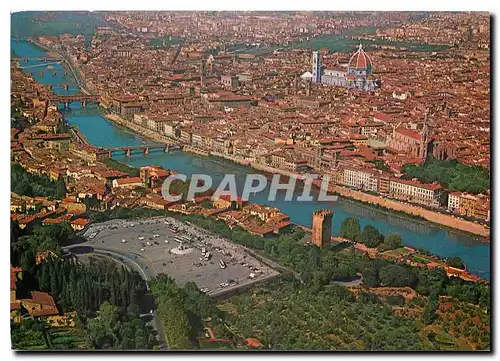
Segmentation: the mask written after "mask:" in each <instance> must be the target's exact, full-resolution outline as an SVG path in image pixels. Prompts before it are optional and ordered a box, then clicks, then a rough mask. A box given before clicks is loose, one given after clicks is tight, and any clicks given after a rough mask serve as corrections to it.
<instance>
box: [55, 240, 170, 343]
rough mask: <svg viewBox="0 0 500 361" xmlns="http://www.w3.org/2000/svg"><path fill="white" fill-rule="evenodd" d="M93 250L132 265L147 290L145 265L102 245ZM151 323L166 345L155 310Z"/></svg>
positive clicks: (149, 276)
mask: <svg viewBox="0 0 500 361" xmlns="http://www.w3.org/2000/svg"><path fill="white" fill-rule="evenodd" d="M74 247H78V245H76V246H75V245H72V246H67V247H62V249H63V250H65V251H71V248H74ZM92 248H93V250H94V251H93V252H94V253H96V254H99V255H103V256H106V257H108V258H110V259H112V260H114V261H115V262H117V263H121V264H124V265H126V266H129V267H130V266H132V267H133V268H135V269H136V270H137V271H138V272H139V274H140V275H141V276H142V278H143V279H144V281H146V287H147V289H148V290H149V280H150V279H151V278H152V277H153V275H152V273H151V272H150V271H149V270H148V269H147V268H146V266H143V265H141V264H140V263H139V262H137V261H136V260H135V259H133V258H132V257H130V255H128V254H126V253H122V252H119V251H115V250H110V249H107V248H102V247H92ZM153 325H154V328H155V330H156V332H157V334H158V337H159V339H160V344H164V345H166V346H167V348H168V347H169V346H168V340H167V338H166V335H165V330H164V329H163V324H162V322H161V320H160V319H159V317H158V315H157V314H156V310H155V311H154V312H153Z"/></svg>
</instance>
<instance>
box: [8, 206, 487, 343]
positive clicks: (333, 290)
mask: <svg viewBox="0 0 500 361" xmlns="http://www.w3.org/2000/svg"><path fill="white" fill-rule="evenodd" d="M93 213H95V214H97V212H93ZM100 214H101V218H102V219H101V220H106V219H112V218H137V217H141V218H142V217H151V216H166V215H172V213H170V212H166V211H154V210H146V209H141V208H136V209H120V208H115V209H114V210H112V211H107V212H104V213H100ZM174 216H175V217H176V218H178V219H180V220H181V221H188V222H190V223H191V224H193V225H197V226H200V227H201V228H204V229H207V230H209V231H211V232H213V233H215V234H218V235H220V236H223V237H226V238H228V239H230V240H231V241H233V242H235V243H237V244H240V245H243V246H245V247H247V248H248V249H250V250H251V252H253V253H254V254H255V256H256V257H264V258H269V259H272V260H274V261H276V262H279V263H280V264H281V265H282V267H281V268H280V271H281V273H282V275H281V276H280V277H279V278H278V279H275V280H273V281H268V282H267V283H265V284H263V285H261V286H258V287H256V288H254V289H253V290H251V291H248V292H243V293H241V294H238V295H236V296H232V297H231V298H230V299H228V300H225V301H217V300H216V299H213V298H210V297H208V296H206V295H205V294H203V293H202V292H201V291H199V289H198V287H197V286H196V284H194V283H193V282H189V283H187V284H185V285H183V286H180V285H177V284H176V283H175V282H174V281H173V280H172V279H171V278H170V277H168V276H167V275H163V274H160V275H159V276H157V277H156V278H155V279H153V280H152V281H151V283H150V287H151V290H150V291H149V292H150V293H149V292H148V290H147V289H146V287H145V283H144V281H143V280H142V279H141V278H140V277H139V275H138V274H137V273H135V272H131V271H129V270H127V269H125V268H122V267H118V266H116V265H114V264H113V263H111V262H102V261H101V262H94V263H90V264H88V265H81V264H76V263H74V262H73V261H70V260H64V261H63V260H57V259H55V258H49V259H47V260H46V261H45V262H43V263H41V264H40V265H34V264H29V262H28V261H27V259H26V260H24V261H23V262H24V263H25V264H26V265H27V269H28V270H29V271H28V273H29V272H33V273H32V274H33V276H34V277H33V281H32V282H31V284H32V286H31V288H30V289H40V290H43V291H46V292H49V293H50V294H52V295H53V296H54V298H55V300H56V302H57V304H58V307H60V309H61V310H62V311H64V312H67V311H73V310H75V311H77V312H78V315H79V320H80V322H81V326H80V327H79V328H78V329H79V330H81V332H82V333H83V335H84V340H85V342H86V345H87V346H86V347H90V348H95V349H143V348H149V349H150V348H152V347H154V345H155V340H153V339H152V332H151V331H150V330H149V328H148V327H147V326H146V325H145V324H144V323H143V321H141V320H140V318H139V317H136V316H137V315H138V313H139V312H140V311H139V309H140V307H139V304H142V303H143V302H144V297H149V296H151V297H153V298H154V303H155V304H156V312H157V315H158V317H159V318H160V320H161V321H162V324H163V327H164V332H165V336H166V339H167V343H168V347H169V348H171V349H198V348H206V347H214V346H213V345H214V343H211V342H206V341H204V335H205V327H211V328H212V330H213V331H214V334H215V335H216V337H217V338H221V339H226V340H229V342H227V343H222V344H221V345H220V346H216V347H223V348H226V349H233V348H235V347H237V348H239V347H242V345H244V339H245V338H247V337H256V338H258V339H259V340H260V341H261V342H262V343H263V345H264V347H265V348H267V349H277V350H285V349H333V350H438V349H457V348H461V347H463V343H464V342H466V343H467V345H468V346H467V347H472V348H479V349H481V348H485V347H488V346H489V324H488V319H487V317H488V315H489V309H490V288H489V285H487V284H483V283H473V282H466V281H463V280H461V279H459V278H449V277H447V276H446V274H445V272H444V270H442V269H426V268H418V267H412V266H409V265H406V264H396V263H394V262H392V261H390V260H385V259H371V258H369V257H368V256H367V255H364V254H360V253H358V252H356V251H355V249H354V248H353V247H352V245H351V244H350V243H348V242H344V243H340V244H333V243H332V244H331V245H327V246H326V247H325V248H323V249H320V248H318V247H316V246H314V245H309V244H307V243H305V242H304V231H303V230H302V229H300V228H298V227H296V228H295V227H292V228H291V229H289V230H288V231H287V232H284V233H283V234H280V235H276V236H272V237H268V238H263V237H260V236H256V235H252V234H250V233H248V232H247V231H245V230H244V229H242V228H240V227H238V226H234V227H232V228H230V227H229V226H228V225H227V224H226V223H225V222H223V221H219V220H215V219H213V218H205V217H202V216H198V215H177V214H176V215H174ZM42 229H47V230H46V231H42ZM341 233H342V234H343V236H344V237H346V238H349V239H353V240H357V241H359V242H362V243H365V244H367V245H375V246H376V247H379V249H394V248H399V247H401V246H402V240H401V237H400V236H399V235H397V234H391V235H389V236H387V237H383V236H382V235H381V234H380V232H379V231H378V230H377V229H376V228H374V227H372V226H365V227H364V229H361V227H360V225H359V221H358V220H357V219H355V218H351V219H347V220H346V221H345V222H344V224H343V226H342V230H341ZM11 234H12V235H13V237H12V238H13V239H14V244H15V245H16V246H15V247H14V249H15V250H17V251H18V252H19V249H20V247H21V246H20V244H26V245H27V246H22V247H26V249H24V248H22V249H24V250H26V251H27V252H30V253H31V258H32V259H33V258H34V255H35V254H36V251H38V250H41V249H52V250H53V251H54V252H55V253H56V254H57V252H58V248H57V247H58V246H59V247H60V245H61V244H64V243H65V241H64V240H65V239H71V238H72V237H74V235H73V234H72V233H71V232H69V230H68V229H67V226H66V225H59V226H57V227H56V226H48V227H46V226H44V227H38V228H35V230H34V232H33V234H29V235H23V234H22V232H21V231H20V230H19V229H18V227H17V226H16V224H15V222H13V223H12V229H11ZM27 237H33V238H27ZM26 240H28V241H26ZM30 249H32V250H31V251H30ZM24 250H23V251H22V252H20V254H21V257H18V259H17V260H16V261H15V262H13V264H14V265H16V264H19V263H18V262H19V258H21V259H22V255H23V253H24ZM264 258H262V259H264ZM449 261H450V262H456V261H457V260H449ZM23 280H24V277H23ZM28 280H29V277H28ZM352 281H361V283H362V284H361V287H360V288H354V289H349V288H346V287H345V286H344V283H346V282H352ZM36 287H38V288H36ZM385 289H390V290H395V291H391V292H396V293H395V294H390V295H388V296H382V295H380V294H378V292H379V291H378V290H381V291H383V290H385ZM408 289H411V290H413V292H415V295H416V296H415V297H414V298H413V299H407V298H406V297H404V293H403V295H402V294H399V293H398V291H397V290H401V292H407V291H405V290H408ZM444 299H449V300H451V301H447V303H446V305H447V307H453V309H454V310H455V311H456V312H459V311H460V312H465V313H466V314H468V315H470V317H472V318H474V317H476V318H477V317H479V318H480V319H479V321H475V322H476V323H473V324H469V323H467V322H469V321H467V320H466V319H462V318H461V317H460V318H456V317H455V316H453V314H448V313H446V312H444V311H443V302H444V301H443V300H444ZM149 302H151V300H150V299H149ZM450 302H451V303H452V304H453V305H452V306H448V304H449V303H450ZM150 307H151V308H152V307H153V306H150ZM396 309H398V310H400V311H398V312H399V313H395V310H396ZM401 312H402V313H401ZM404 312H409V314H405V313H404ZM474 319H475V318H474ZM464 324H467V330H464V329H463V325H464ZM37 327H38V326H33V327H32V328H29V329H26V324H24V323H23V324H22V325H21V326H16V327H15V333H16V337H17V338H16V340H20V339H21V336H19V335H21V334H24V333H26V332H28V333H30V334H33V335H35V334H36V335H38V336H36V337H42V339H40V338H39V339H38V340H39V342H38V344H35V343H33V347H35V348H36V347H39V348H41V349H43V348H49V347H48V346H47V343H46V342H45V341H43V337H45V336H43V335H44V332H45V331H43V329H42V330H40V329H39V328H37ZM446 329H453V330H455V331H454V332H455V333H454V336H453V338H452V339H449V337H451V336H449V335H448V336H446V335H447V333H446V331H445V330H446ZM23 332H24V333H23ZM45 334H47V332H45ZM13 337H14V336H13ZM72 337H73V336H72ZM205 337H206V335H205ZM446 337H448V338H446ZM31 339H33V337H32V338H31ZM69 339H72V338H71V337H70V338H69ZM73 339H74V337H73ZM81 339H82V337H80V340H81ZM464 340H466V341H464ZM42 341H43V342H42ZM62 345H64V343H62ZM61 347H66V348H72V347H75V345H74V344H72V345H70V344H69V343H68V344H67V345H65V346H61ZM245 347H246V346H245ZM464 347H465V346H464Z"/></svg>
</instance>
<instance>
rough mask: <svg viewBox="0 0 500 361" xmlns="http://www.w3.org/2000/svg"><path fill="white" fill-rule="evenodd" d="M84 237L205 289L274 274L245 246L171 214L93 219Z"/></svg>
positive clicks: (210, 290)
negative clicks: (128, 219)
mask: <svg viewBox="0 0 500 361" xmlns="http://www.w3.org/2000/svg"><path fill="white" fill-rule="evenodd" d="M83 236H84V238H85V239H87V241H86V242H85V243H83V244H82V245H89V246H94V247H96V248H102V249H109V250H116V251H120V252H126V253H127V254H130V255H132V257H133V258H135V259H136V261H137V262H140V263H141V264H143V265H144V266H145V267H147V269H149V270H150V271H152V273H153V274H159V273H165V274H167V275H169V276H171V277H172V278H174V279H175V281H176V282H177V283H179V284H184V283H186V282H189V281H193V282H195V283H196V284H197V285H198V287H199V288H200V289H202V290H203V291H204V292H207V293H209V294H212V293H214V292H220V291H222V290H224V289H233V288H236V287H240V286H244V285H248V284H249V283H253V282H256V281H259V280H262V279H263V278H268V277H272V276H275V275H277V274H278V272H277V271H275V270H273V269H272V268H270V267H268V266H266V265H265V264H263V263H261V262H260V261H258V260H256V259H255V258H253V257H252V256H250V255H248V254H247V252H246V251H245V250H244V248H243V247H241V246H239V245H236V244H234V243H231V242H230V241H228V240H225V239H223V238H220V237H218V236H215V235H213V234H209V233H208V232H206V231H204V230H202V229H199V228H197V227H195V226H193V225H189V224H185V223H182V222H180V221H177V220H175V219H173V218H170V217H167V218H163V217H162V218H151V219H147V220H133V221H127V220H112V221H108V222H104V223H98V224H93V225H91V226H90V227H89V228H88V229H87V230H86V231H85V232H84V234H83ZM203 248H204V249H203ZM203 250H204V251H205V253H203V252H202V251H203ZM220 261H222V262H223V263H221V262H220Z"/></svg>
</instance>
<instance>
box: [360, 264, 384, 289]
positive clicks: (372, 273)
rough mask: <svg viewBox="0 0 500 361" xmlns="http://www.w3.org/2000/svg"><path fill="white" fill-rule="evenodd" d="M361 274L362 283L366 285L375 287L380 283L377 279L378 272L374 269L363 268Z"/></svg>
mask: <svg viewBox="0 0 500 361" xmlns="http://www.w3.org/2000/svg"><path fill="white" fill-rule="evenodd" d="M362 275H363V284H365V285H367V286H368V287H377V286H378V285H379V283H380V281H379V279H378V272H377V270H376V269H374V268H371V267H368V268H365V269H364V271H363V272H362Z"/></svg>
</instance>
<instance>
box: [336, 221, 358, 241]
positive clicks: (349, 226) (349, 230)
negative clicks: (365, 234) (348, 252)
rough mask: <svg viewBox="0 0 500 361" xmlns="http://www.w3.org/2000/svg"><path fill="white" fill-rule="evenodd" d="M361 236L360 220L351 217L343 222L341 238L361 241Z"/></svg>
mask: <svg viewBox="0 0 500 361" xmlns="http://www.w3.org/2000/svg"><path fill="white" fill-rule="evenodd" d="M360 235H361V226H360V225H359V219H357V218H355V217H350V218H347V219H346V220H345V221H344V222H342V226H341V228H340V237H343V238H347V239H350V240H351V241H359V239H360Z"/></svg>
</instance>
